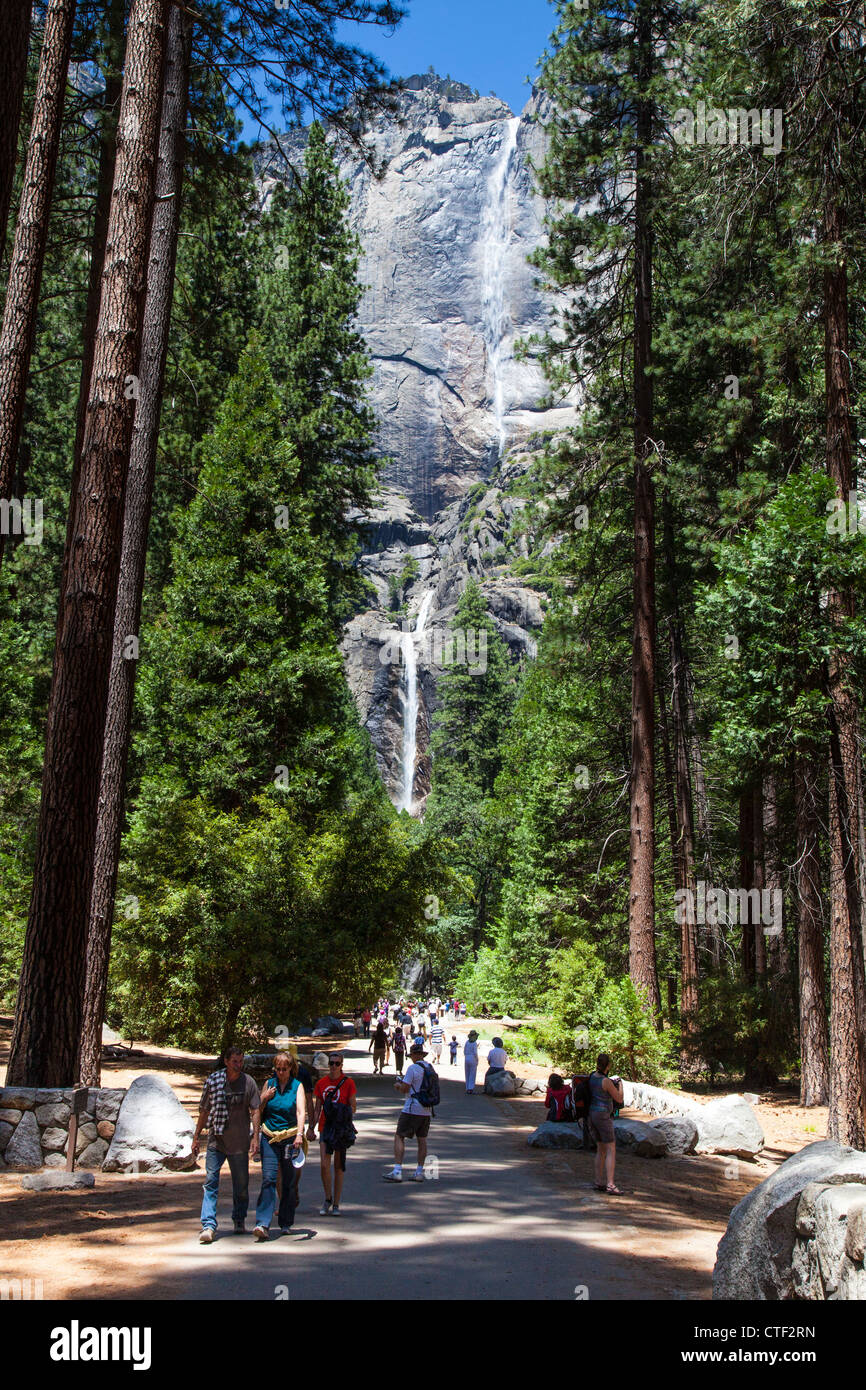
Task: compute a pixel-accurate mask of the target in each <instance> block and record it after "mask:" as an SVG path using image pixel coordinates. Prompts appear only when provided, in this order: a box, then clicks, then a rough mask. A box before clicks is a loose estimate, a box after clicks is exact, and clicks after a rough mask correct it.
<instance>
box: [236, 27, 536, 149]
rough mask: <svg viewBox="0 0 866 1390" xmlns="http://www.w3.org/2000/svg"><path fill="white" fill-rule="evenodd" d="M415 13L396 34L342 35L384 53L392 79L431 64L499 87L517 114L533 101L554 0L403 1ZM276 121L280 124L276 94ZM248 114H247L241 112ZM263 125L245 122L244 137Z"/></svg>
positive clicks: (356, 31)
mask: <svg viewBox="0 0 866 1390" xmlns="http://www.w3.org/2000/svg"><path fill="white" fill-rule="evenodd" d="M403 3H404V6H405V8H407V9H408V11H409V14H408V16H407V18H406V19H404V20H403V23H402V24H401V25H400V27H399V28H398V29H396V30H395V32H394V33H393V34H389V33H388V31H387V30H385V29H378V28H376V27H375V26H373V25H367V24H354V25H350V24H346V25H343V26H342V27H341V30H340V37H341V38H342V39H344V40H345V41H346V42H352V43H356V44H358V46H359V47H361V48H366V49H367V50H368V51H369V52H371V53H375V55H376V56H377V57H378V58H381V60H382V62H384V63H385V64H386V65H387V67H388V69H389V71H390V73H391V75H392V76H393V77H410V76H411V75H412V73H416V72H426V71H427V69H428V68H429V67H430V66H431V65H432V66H433V67H434V68H435V69H436V71H437V72H438V73H440V74H441V76H442V77H445V76H446V75H447V74H450V75H451V77H453V78H455V79H456V81H458V82H465V83H466V84H467V85H468V86H470V87H476V88H477V89H478V91H479V92H481V94H482V95H484V96H486V95H487V93H488V92H490V91H494V92H495V93H496V95H497V96H498V97H501V98H502V100H503V101H507V102H508V105H509V106H510V107H511V109H512V111H514V113H515V115H516V114H517V113H518V112H520V111H521V110H522V109H523V107H524V106H525V105H526V103H527V101H528V100H529V95H530V87H529V85H528V84H527V83H526V82H525V81H524V79H525V78H526V77H530V78H533V77H535V76H536V75H537V67H538V60H539V58H540V57H541V54H542V53H543V52H544V50H545V48H546V47H547V41H548V39H549V37H550V35H551V33H552V32H553V30H554V28H555V27H556V18H557V16H556V11H555V9H554V7H553V4H552V3H551V0H403ZM270 104H271V118H272V119H276V121H277V124H278V125H279V124H281V122H280V120H279V117H278V115H277V112H276V110H275V106H276V103H275V101H274V98H271V99H270ZM239 114H240V115H241V117H242V118H243V113H242V112H240V113H239ZM257 133H258V128H257V125H256V124H255V123H254V122H252V121H250V120H249V119H247V120H245V121H244V138H245V139H247V140H250V139H254V138H255V136H256V134H257Z"/></svg>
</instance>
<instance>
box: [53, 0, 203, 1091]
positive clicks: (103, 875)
mask: <svg viewBox="0 0 866 1390" xmlns="http://www.w3.org/2000/svg"><path fill="white" fill-rule="evenodd" d="M191 37H192V21H191V19H190V18H189V17H188V16H185V15H183V14H182V12H181V11H180V9H179V8H178V7H177V6H176V5H172V6H171V9H170V11H169V18H168V36H167V42H166V57H165V79H164V84H163V97H162V121H161V129H160V140H159V161H158V164H157V171H156V201H155V205H154V212H153V226H152V229H151V239H150V263H149V267H148V274H147V299H146V301H145V307H144V325H143V330H142V346H141V372H140V378H139V390H140V398H139V401H138V405H137V408H136V412H135V424H134V427H133V432H132V448H131V450H130V457H129V476H128V479H127V485H126V504H125V512H124V521H123V549H122V551H121V558H120V581H119V584H118V590H117V608H116V610H115V615H114V646H113V651H112V657H111V675H110V677H109V686H108V711H107V716H106V723H105V740H104V745H103V754H102V774H101V779H100V789H99V818H98V821H97V828H96V846H95V850H94V864H93V889H92V893H91V900H90V921H89V927H88V937H87V976H86V983H85V990H84V1014H83V1019H82V1031H81V1048H80V1054H79V1067H78V1077H79V1081H80V1082H81V1084H82V1085H85V1086H98V1085H99V1078H100V1053H101V1039H102V1022H103V1019H104V1016H105V996H106V989H107V986H108V961H109V954H110V950H111V925H112V919H113V916H114V897H115V892H116V890H117V865H118V859H119V856H120V839H121V831H122V826H123V801H124V791H125V786H126V764H127V757H128V754H129V738H130V729H131V727H132V706H133V697H134V693H135V674H136V669H137V662H136V659H134V658H132V657H131V656H129V654H128V648H127V642H128V639H129V638H130V637H135V638H136V639H137V637H138V629H139V623H140V620H141V600H142V593H143V589H144V570H145V562H146V559H147V536H148V530H149V528H150V514H151V506H152V502H153V485H154V477H155V475H156V452H157V441H158V438H159V418H160V407H161V404H162V385H163V378H164V375H165V361H166V356H167V354H168V336H169V325H170V322H171V305H172V294H173V290H174V269H175V261H176V258H177V237H178V228H179V225H180V197H181V185H182V181H183V161H184V147H185V125H186V111H187V101H188V96H189V54H190V42H191Z"/></svg>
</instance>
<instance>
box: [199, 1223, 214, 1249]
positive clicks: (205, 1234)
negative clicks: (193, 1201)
mask: <svg viewBox="0 0 866 1390" xmlns="http://www.w3.org/2000/svg"><path fill="white" fill-rule="evenodd" d="M198 1243H199V1245H213V1231H212V1230H211V1228H210V1226H205V1227H204V1228H203V1230H202V1233H201V1235H200V1236H199V1238H198Z"/></svg>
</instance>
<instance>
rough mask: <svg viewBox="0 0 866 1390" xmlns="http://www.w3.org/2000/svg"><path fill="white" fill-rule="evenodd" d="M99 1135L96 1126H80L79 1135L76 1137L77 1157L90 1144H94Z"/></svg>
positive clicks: (88, 1124)
mask: <svg viewBox="0 0 866 1390" xmlns="http://www.w3.org/2000/svg"><path fill="white" fill-rule="evenodd" d="M98 1138H99V1135H98V1134H97V1132H96V1125H93V1124H90V1123H89V1122H88V1123H87V1124H83V1125H79V1126H78V1133H77V1134H76V1136H75V1157H76V1158H77V1157H78V1155H79V1154H81V1153H83V1152H84V1150H85V1149H86V1148H87V1145H88V1144H92V1143H93V1141H94V1140H95V1139H98Z"/></svg>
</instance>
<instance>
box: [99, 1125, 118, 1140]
mask: <svg viewBox="0 0 866 1390" xmlns="http://www.w3.org/2000/svg"><path fill="white" fill-rule="evenodd" d="M115 1128H116V1126H115V1124H114V1123H113V1121H111V1120H100V1121H99V1124H98V1125H97V1126H96V1132H97V1134H98V1135H99V1137H100V1139H113V1138H114V1131H115Z"/></svg>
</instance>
